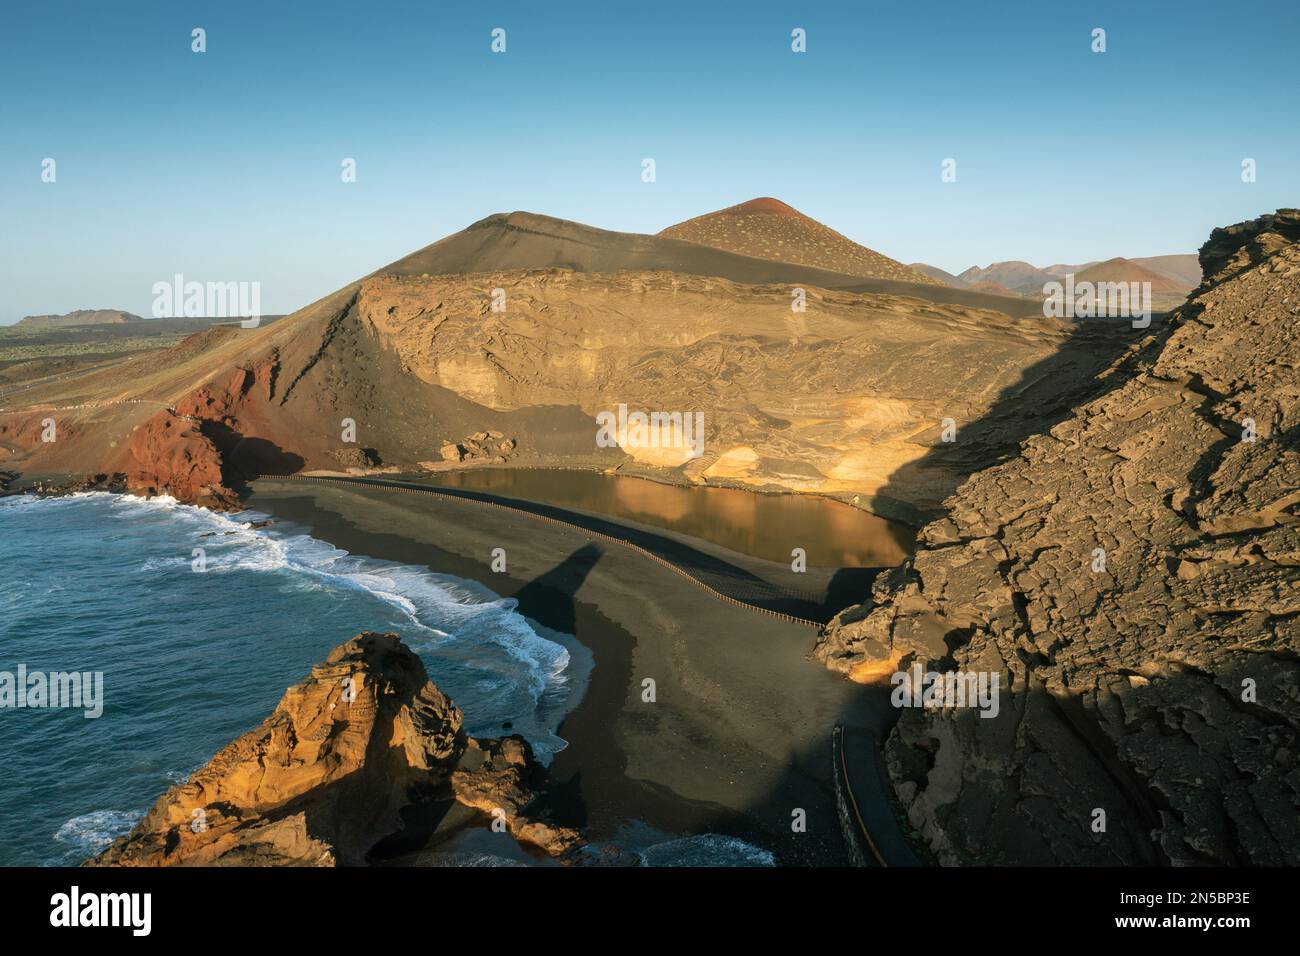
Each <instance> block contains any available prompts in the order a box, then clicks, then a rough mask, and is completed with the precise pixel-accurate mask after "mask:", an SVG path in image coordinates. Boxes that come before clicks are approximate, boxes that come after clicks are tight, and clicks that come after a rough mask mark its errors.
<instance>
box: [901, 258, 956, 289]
mask: <svg viewBox="0 0 1300 956" xmlns="http://www.w3.org/2000/svg"><path fill="white" fill-rule="evenodd" d="M907 267H908V268H909V269H912V270H913V271H915V272H919V273H921V275H925V276H929V277H930V278H931V279H933V280H934V281H936V282H938V283H940V284H942V285H946V286H951V287H952V288H954V289H965V288H969V286H968V285H967V284H966V283H965V282H964V281H962V280H961V279H958V278H957V277H956V276H955V275H953V274H952V273H951V272H945V271H944V270H943V269H940V268H939V267H938V266H932V265H930V264H929V263H925V262H911V263H908V266H907Z"/></svg>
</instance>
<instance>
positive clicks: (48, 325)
mask: <svg viewBox="0 0 1300 956" xmlns="http://www.w3.org/2000/svg"><path fill="white" fill-rule="evenodd" d="M143 321H144V319H142V318H140V316H138V315H135V314H133V313H131V312H123V311H122V310H121V309H77V310H76V311H75V312H68V313H65V314H64V315H28V316H24V317H23V318H21V319H19V320H18V325H20V326H22V327H24V328H32V329H61V328H66V327H68V326H76V325H125V324H126V323H127V322H143Z"/></svg>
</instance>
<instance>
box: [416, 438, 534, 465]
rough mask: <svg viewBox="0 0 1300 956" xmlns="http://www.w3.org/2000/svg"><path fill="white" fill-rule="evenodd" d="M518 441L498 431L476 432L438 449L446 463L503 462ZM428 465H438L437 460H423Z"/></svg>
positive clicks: (507, 458)
mask: <svg viewBox="0 0 1300 956" xmlns="http://www.w3.org/2000/svg"><path fill="white" fill-rule="evenodd" d="M518 444H519V443H518V441H517V440H516V439H514V438H507V437H506V436H505V435H503V434H502V433H501V432H498V431H486V432H475V433H474V434H473V435H470V436H468V437H467V438H462V439H461V440H460V441H458V442H445V443H444V444H443V446H442V447H441V448H440V449H438V453H439V455H441V456H442V460H443V462H445V463H448V464H453V465H463V464H494V465H495V464H503V463H504V462H506V461H509V460H510V456H511V455H513V454H514V452H515V448H516V447H517V446H518ZM421 464H422V465H425V466H426V467H436V466H437V462H427V463H426V462H421Z"/></svg>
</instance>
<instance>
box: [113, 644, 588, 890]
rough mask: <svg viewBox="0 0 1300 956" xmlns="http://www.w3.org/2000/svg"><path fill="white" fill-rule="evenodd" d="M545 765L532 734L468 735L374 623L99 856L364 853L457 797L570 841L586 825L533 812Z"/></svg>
mask: <svg viewBox="0 0 1300 956" xmlns="http://www.w3.org/2000/svg"><path fill="white" fill-rule="evenodd" d="M536 770H537V768H536V765H535V764H534V763H533V760H532V752H531V750H530V749H529V747H528V745H527V743H526V742H525V741H523V740H522V739H521V738H506V739H505V740H501V741H482V742H480V741H476V740H474V739H472V738H470V737H467V736H466V734H465V732H464V730H463V727H462V717H461V712H460V710H459V709H458V708H457V707H456V706H455V705H454V704H453V703H452V702H451V701H450V700H449V699H448V698H447V697H445V696H444V695H443V694H442V693H441V692H440V691H439V690H438V688H437V687H435V686H434V685H433V683H432V682H431V681H430V680H429V678H428V675H427V673H426V672H425V669H424V665H423V664H422V663H421V662H420V659H419V658H418V657H417V656H416V655H415V654H414V653H412V652H411V651H410V650H409V649H408V648H406V647H405V646H404V645H403V644H402V643H401V641H400V640H399V639H398V636H397V635H396V634H391V633H389V634H376V633H363V634H360V635H358V636H357V637H355V638H353V639H352V640H350V641H348V642H346V643H344V644H341V645H339V646H338V647H337V648H335V649H334V650H333V651H332V652H331V653H330V655H329V657H327V658H326V659H325V661H324V662H323V663H321V664H317V665H316V666H315V667H313V668H312V671H311V675H310V676H309V677H308V678H307V680H305V681H303V682H302V683H301V684H298V685H296V686H294V687H291V688H289V689H288V690H287V691H286V692H285V694H284V697H283V698H282V699H281V700H280V703H279V704H278V705H277V706H276V708H275V711H274V712H273V713H272V714H271V716H270V717H268V718H267V719H266V720H265V721H263V723H262V724H261V726H259V727H258V728H257V729H255V730H252V731H250V732H249V733H247V734H245V735H244V736H242V737H240V738H239V739H237V740H235V741H234V742H233V743H231V744H229V745H227V746H226V747H225V748H223V749H222V750H221V751H220V752H219V753H218V754H217V755H216V756H215V757H213V758H212V760H211V762H209V763H208V764H207V766H205V767H203V768H202V769H201V770H199V771H198V772H197V773H195V774H194V775H193V776H191V777H190V779H189V780H188V781H187V782H186V783H184V784H181V785H179V786H176V787H172V788H171V789H169V790H168V791H167V792H166V793H164V794H163V795H162V796H161V797H159V798H158V801H157V803H155V804H154V806H153V808H152V809H151V810H150V811H149V812H148V814H146V815H145V817H144V819H143V820H141V822H140V823H139V824H138V825H137V826H136V827H135V829H134V830H132V831H131V833H130V834H128V835H127V836H125V837H122V838H121V839H119V840H117V841H116V842H114V843H113V844H112V845H111V846H110V847H109V848H108V849H107V850H105V851H104V852H103V853H102V854H101V855H100V856H99V857H97V858H96V859H95V861H94V863H95V864H96V865H103V866H178V865H179V866H211V865H222V866H225V865H236V866H245V865H280V866H331V865H351V866H355V865H363V864H365V863H367V862H368V860H369V854H370V852H371V850H372V849H373V848H374V847H375V846H376V844H378V843H379V842H380V841H381V840H384V839H385V838H390V837H393V836H394V835H399V834H400V835H402V836H404V837H407V838H412V839H418V838H419V837H420V836H421V834H420V833H416V832H412V831H413V829H414V827H415V826H416V825H415V824H411V825H408V822H409V821H412V820H418V819H419V818H420V816H421V815H420V814H419V813H418V811H419V810H420V808H423V807H429V806H431V805H436V804H438V803H439V802H443V803H446V804H451V803H452V802H453V801H459V802H460V803H461V804H463V805H464V806H468V807H471V808H473V809H477V810H481V811H482V812H483V813H485V814H487V815H489V816H497V817H499V818H500V819H502V820H503V821H504V822H505V825H506V826H507V828H508V829H509V830H510V831H511V832H512V833H513V834H514V835H515V836H516V837H517V838H518V839H520V840H524V841H529V842H533V843H536V844H538V845H539V846H541V847H542V848H543V849H545V850H547V851H549V852H552V853H555V854H557V855H558V854H562V853H565V852H567V851H568V850H571V849H573V848H575V847H577V846H579V845H580V844H581V843H582V840H581V837H580V836H579V835H578V834H577V833H576V832H574V831H572V830H567V829H565V828H562V827H554V826H550V825H548V824H546V823H544V822H542V821H539V820H535V819H531V818H529V817H528V816H526V815H525V811H526V808H527V807H528V805H529V804H530V803H531V802H532V799H533V795H534V794H533V792H532V790H531V781H532V780H533V779H534V778H535V776H536ZM413 811H414V812H413ZM495 811H500V812H499V813H496V812H495ZM433 816H434V817H440V816H441V814H434V815H433Z"/></svg>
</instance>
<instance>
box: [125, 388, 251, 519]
mask: <svg viewBox="0 0 1300 956" xmlns="http://www.w3.org/2000/svg"><path fill="white" fill-rule="evenodd" d="M112 464H113V466H114V467H115V468H116V469H118V470H120V471H121V472H123V473H124V474H125V475H126V487H127V490H128V491H130V492H131V493H132V494H139V495H148V496H154V495H171V496H172V497H174V498H176V499H177V500H179V501H184V502H186V503H189V504H197V505H202V506H204V507H208V508H212V509H214V510H218V511H229V510H234V509H236V508H237V507H238V503H239V502H238V498H237V497H236V495H235V493H234V491H232V490H231V489H230V488H228V487H226V484H225V480H226V479H225V476H224V475H223V474H222V467H221V466H222V463H221V453H220V452H219V451H218V450H217V446H216V445H215V444H214V443H213V441H212V439H211V438H209V437H208V436H207V435H204V434H203V432H202V429H201V427H200V425H199V423H198V422H197V421H196V420H195V419H192V418H182V417H181V416H180V415H178V414H176V413H175V412H173V411H171V410H170V409H166V410H163V411H161V412H159V413H158V414H156V415H154V416H153V417H152V418H150V419H149V420H148V421H147V422H145V423H144V424H143V425H141V426H140V427H139V428H137V429H136V430H135V431H134V432H132V434H131V440H130V442H128V444H127V447H126V452H125V455H121V456H118V457H115V458H114V459H113V462H112Z"/></svg>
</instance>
